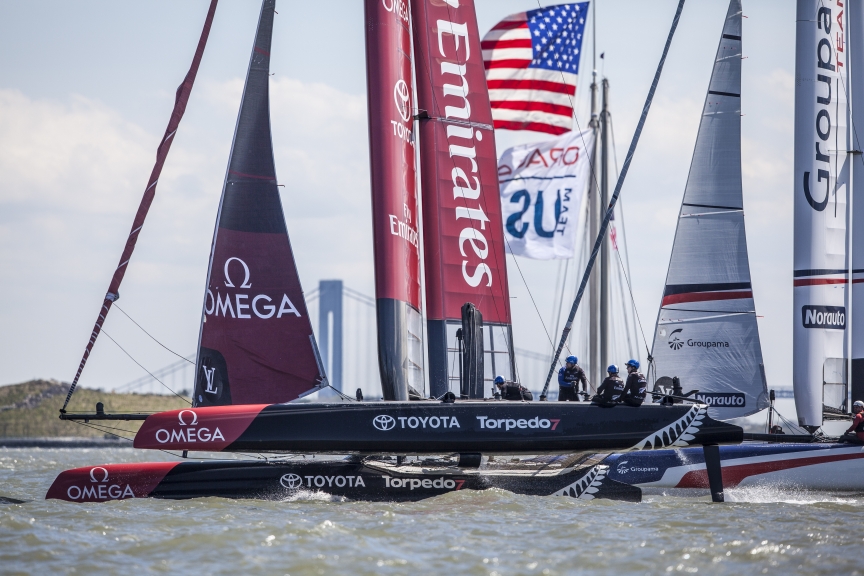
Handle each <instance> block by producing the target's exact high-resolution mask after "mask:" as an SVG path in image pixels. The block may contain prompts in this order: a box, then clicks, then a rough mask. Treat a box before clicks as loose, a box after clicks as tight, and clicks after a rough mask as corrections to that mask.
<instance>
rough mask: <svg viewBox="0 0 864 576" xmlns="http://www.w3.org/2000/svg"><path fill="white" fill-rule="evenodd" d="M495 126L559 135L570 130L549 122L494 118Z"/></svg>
mask: <svg viewBox="0 0 864 576" xmlns="http://www.w3.org/2000/svg"><path fill="white" fill-rule="evenodd" d="M494 126H495V128H502V129H504V130H531V131H533V132H544V133H546V134H555V135H556V136H557V135H560V134H564V133H565V132H570V129H569V128H562V127H561V126H552V125H551V124H543V123H542V122H516V121H514V120H495V124H494Z"/></svg>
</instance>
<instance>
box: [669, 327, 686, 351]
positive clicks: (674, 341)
mask: <svg viewBox="0 0 864 576" xmlns="http://www.w3.org/2000/svg"><path fill="white" fill-rule="evenodd" d="M681 330H683V328H678V329H677V330H673V331H672V333H671V334H669V348H671V349H672V350H680V349H681V348H683V347H684V342H682V341H681V339H680V338H678V336H676V334H678V332H681Z"/></svg>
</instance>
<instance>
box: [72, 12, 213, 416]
mask: <svg viewBox="0 0 864 576" xmlns="http://www.w3.org/2000/svg"><path fill="white" fill-rule="evenodd" d="M216 2H217V0H210V9H209V10H208V11H207V18H205V20H204V28H203V29H202V30H201V36H200V37H199V38H198V47H197V48H196V49H195V56H194V57H193V58H192V65H191V66H189V71H188V72H187V73H186V77H185V78H184V79H183V83H182V84H180V86H178V87H177V93H176V94H175V96H174V109H173V110H172V111H171V119H170V120H169V121H168V127H167V128H166V129H165V134H164V135H163V136H162V141H161V142H160V143H159V148H157V149H156V164H154V165H153V170H152V171H151V172H150V179H149V180H147V188H145V189H144V196H143V197H142V198H141V203H140V204H139V205H138V212H136V213H135V220H133V221H132V231H131V232H129V236H128V237H127V238H126V246H124V247H123V254H122V255H121V256H120V264H119V265H118V266H117V268H116V269H115V270H114V276H112V277H111V284H109V285H108V292H107V294H105V300H103V302H102V308H100V309H99V315H98V316H97V317H96V324H95V325H94V326H93V332H91V333H90V340H89V341H88V342H87V346H86V347H85V348H84V356H83V357H82V358H81V362H80V364H79V365H78V372H77V373H76V374H75V379H74V380H73V381H72V385H71V386H70V387H69V393H68V394H67V395H66V401H65V402H64V403H63V409H62V410H61V412H62V411H65V410H66V406H67V405H68V404H69V399H70V398H72V393H73V392H75V387H76V386H77V385H78V379H79V378H80V377H81V372H83V371H84V365H85V364H87V358H89V357H90V352H91V351H92V350H93V345H94V344H95V343H96V338H98V337H99V333H100V332H101V331H102V324H103V323H104V322H105V318H106V317H107V316H108V311H109V310H111V304H112V303H113V302H114V301H115V300H117V299H118V298H120V283H121V282H123V276H125V275H126V269H127V267H128V264H129V260H130V259H131V258H132V252H134V251H135V243H136V242H138V235H139V233H140V232H141V228H142V227H143V226H144V220H145V219H146V218H147V213H148V212H149V211H150V205H151V204H152V203H153V198H155V197H156V184H157V183H158V182H159V176H160V175H161V174H162V167H163V166H164V165H165V159H166V158H167V157H168V151H169V150H171V143H172V142H174V134H175V133H176V132H177V128H178V127H179V126H180V120H182V119H183V113H184V112H186V104H187V102H189V95H190V94H191V93H192V85H193V84H195V76H197V75H198V66H199V65H200V64H201V57H202V56H204V47H205V46H207V38H208V37H209V36H210V26H211V25H212V24H213V15H214V14H215V13H216Z"/></svg>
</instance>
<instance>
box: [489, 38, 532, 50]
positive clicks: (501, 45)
mask: <svg viewBox="0 0 864 576" xmlns="http://www.w3.org/2000/svg"><path fill="white" fill-rule="evenodd" d="M533 47H534V45H533V43H532V42H531V39H530V38H509V39H504V40H483V41H482V42H480V48H482V49H483V50H503V49H505V48H533Z"/></svg>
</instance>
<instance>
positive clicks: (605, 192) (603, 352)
mask: <svg viewBox="0 0 864 576" xmlns="http://www.w3.org/2000/svg"><path fill="white" fill-rule="evenodd" d="M602 86H603V109H602V110H601V111H600V145H601V148H602V150H601V152H600V161H601V162H602V164H600V209H601V210H602V211H604V212H605V210H606V207H607V206H608V205H609V108H608V105H609V81H608V80H607V79H606V78H603V84H602ZM609 297H610V294H609V237H608V236H607V237H605V238H603V244H602V245H601V247H600V370H601V371H602V370H604V364H606V363H607V362H609V360H610V356H609ZM598 383H599V382H598Z"/></svg>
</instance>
